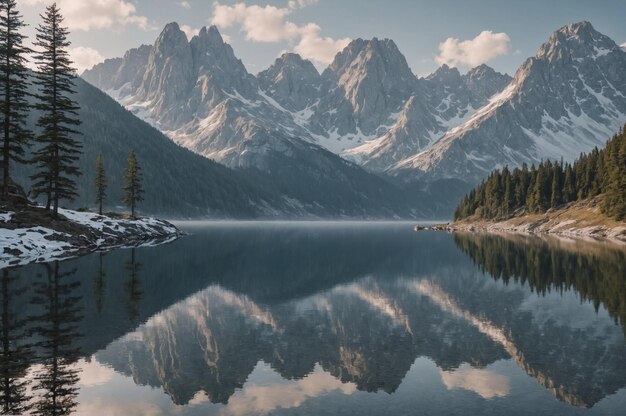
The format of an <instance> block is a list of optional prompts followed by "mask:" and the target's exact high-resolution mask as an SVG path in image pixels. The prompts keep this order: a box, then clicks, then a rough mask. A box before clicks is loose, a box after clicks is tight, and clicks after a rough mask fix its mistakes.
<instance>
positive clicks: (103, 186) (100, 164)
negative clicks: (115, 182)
mask: <svg viewBox="0 0 626 416" xmlns="http://www.w3.org/2000/svg"><path fill="white" fill-rule="evenodd" d="M93 184H94V187H95V188H96V204H98V214H100V215H102V204H103V203H104V199H105V198H106V190H107V178H106V174H105V172H104V156H102V153H100V154H99V155H98V157H97V158H96V178H95V179H94V181H93Z"/></svg>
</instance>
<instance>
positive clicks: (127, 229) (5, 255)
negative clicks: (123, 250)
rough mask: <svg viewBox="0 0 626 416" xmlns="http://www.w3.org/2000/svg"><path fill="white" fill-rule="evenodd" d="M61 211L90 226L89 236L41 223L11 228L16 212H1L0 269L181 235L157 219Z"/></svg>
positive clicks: (64, 214) (168, 239) (138, 244)
mask: <svg viewBox="0 0 626 416" xmlns="http://www.w3.org/2000/svg"><path fill="white" fill-rule="evenodd" d="M59 213H60V214H61V215H63V216H64V217H66V218H67V219H68V220H70V221H72V222H74V223H76V224H80V225H83V226H86V227H87V228H89V229H90V231H91V233H87V234H90V235H80V236H76V235H70V234H68V233H65V232H61V231H57V230H53V229H51V228H46V227H42V226H36V227H28V228H14V229H11V228H8V226H7V224H10V222H11V220H12V219H13V217H14V215H15V213H14V212H2V213H0V269H2V268H5V267H9V266H17V265H24V264H28V263H33V262H37V263H41V262H47V261H52V260H54V259H61V258H68V257H72V256H75V255H77V254H80V253H84V252H89V251H95V250H103V249H110V248H114V247H125V246H126V247H128V246H132V247H137V246H154V245H157V244H159V243H161V242H170V241H172V240H175V239H176V238H178V237H179V236H180V235H181V233H180V231H179V230H178V229H177V228H176V227H175V226H174V225H172V224H170V223H168V222H166V221H161V220H158V219H155V218H139V219H134V220H131V219H125V218H112V217H108V216H104V215H98V214H95V213H91V212H78V211H72V210H66V209H59Z"/></svg>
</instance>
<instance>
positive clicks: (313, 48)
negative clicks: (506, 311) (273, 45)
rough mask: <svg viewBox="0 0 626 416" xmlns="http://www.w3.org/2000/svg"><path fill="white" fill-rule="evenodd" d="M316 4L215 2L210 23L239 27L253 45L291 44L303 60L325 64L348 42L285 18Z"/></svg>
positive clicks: (303, 1) (301, 0)
mask: <svg viewBox="0 0 626 416" xmlns="http://www.w3.org/2000/svg"><path fill="white" fill-rule="evenodd" d="M316 2H317V0H293V1H290V2H289V3H288V5H287V7H275V6H270V5H266V6H259V5H247V4H246V3H236V4H233V5H225V4H221V3H219V2H215V3H214V4H213V17H212V19H211V23H212V24H214V25H216V26H218V27H220V28H222V29H223V28H229V27H233V26H239V27H240V28H241V30H242V31H243V32H244V33H245V36H246V39H248V40H250V41H253V42H281V41H288V42H291V43H293V44H295V46H294V48H293V49H294V51H296V52H297V53H299V54H300V55H302V56H303V57H304V58H306V59H311V60H314V61H316V62H320V63H324V64H328V63H330V62H331V61H332V59H333V58H334V56H335V55H336V54H337V52H339V51H340V50H341V49H343V48H344V47H345V46H346V45H347V44H348V43H349V42H350V39H348V38H344V39H336V40H335V39H333V38H329V37H322V36H321V34H320V32H321V28H320V27H319V26H318V25H316V24H314V23H308V24H306V25H304V26H299V25H297V24H295V23H293V22H290V21H288V20H287V16H288V15H290V14H291V13H292V12H293V11H295V10H297V9H299V8H302V7H306V6H308V5H311V4H314V3H316Z"/></svg>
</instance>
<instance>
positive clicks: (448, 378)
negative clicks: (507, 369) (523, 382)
mask: <svg viewBox="0 0 626 416" xmlns="http://www.w3.org/2000/svg"><path fill="white" fill-rule="evenodd" d="M440 375H441V381H442V382H443V384H444V385H445V386H446V387H447V388H448V390H454V389H463V390H469V391H473V392H474V393H476V394H478V395H480V396H481V397H483V398H484V399H492V398H494V397H505V396H507V395H508V394H509V391H510V387H509V379H508V377H507V376H505V375H502V374H498V373H495V372H493V371H489V370H485V369H478V368H471V367H470V366H469V365H467V364H464V365H462V366H461V367H460V368H459V369H457V370H456V371H440Z"/></svg>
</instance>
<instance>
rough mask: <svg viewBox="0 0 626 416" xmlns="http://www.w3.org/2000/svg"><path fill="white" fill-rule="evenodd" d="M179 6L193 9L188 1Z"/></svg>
mask: <svg viewBox="0 0 626 416" xmlns="http://www.w3.org/2000/svg"><path fill="white" fill-rule="evenodd" d="M178 5H179V6H180V7H182V8H183V9H191V4H189V2H188V1H181V2H180V3H178Z"/></svg>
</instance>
